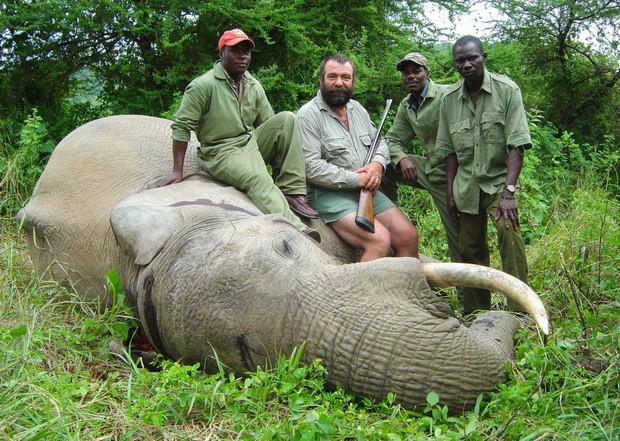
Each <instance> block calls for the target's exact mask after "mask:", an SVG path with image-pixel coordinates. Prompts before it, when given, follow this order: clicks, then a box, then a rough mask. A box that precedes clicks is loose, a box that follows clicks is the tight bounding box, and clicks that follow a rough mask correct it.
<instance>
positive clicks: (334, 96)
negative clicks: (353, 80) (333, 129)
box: [319, 84, 353, 107]
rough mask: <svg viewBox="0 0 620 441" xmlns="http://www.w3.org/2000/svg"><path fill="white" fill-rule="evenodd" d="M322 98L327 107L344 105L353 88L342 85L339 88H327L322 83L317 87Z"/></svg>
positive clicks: (348, 99) (349, 98)
mask: <svg viewBox="0 0 620 441" xmlns="http://www.w3.org/2000/svg"><path fill="white" fill-rule="evenodd" d="M319 90H320V91H321V96H322V97H323V100H324V101H325V102H326V103H327V105H328V106H329V107H344V106H345V105H346V104H347V103H348V102H349V101H350V100H351V97H352V96H353V88H350V89H347V88H346V87H342V88H340V89H328V88H327V87H326V86H324V85H322V84H321V86H320V87H319Z"/></svg>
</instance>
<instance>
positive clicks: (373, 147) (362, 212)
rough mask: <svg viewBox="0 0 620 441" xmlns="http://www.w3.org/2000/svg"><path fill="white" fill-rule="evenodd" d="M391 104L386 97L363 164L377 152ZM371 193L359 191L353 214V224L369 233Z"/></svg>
mask: <svg viewBox="0 0 620 441" xmlns="http://www.w3.org/2000/svg"><path fill="white" fill-rule="evenodd" d="M391 105H392V100H391V99H388V100H387V101H386V103H385V109H383V116H382V117H381V122H380V123H379V126H378V127H377V131H376V132H375V136H374V138H373V140H372V142H371V143H370V148H369V149H368V155H367V156H366V159H365V160H364V165H366V164H369V163H370V161H372V157H373V156H374V155H375V153H376V152H377V148H378V147H379V143H380V142H381V128H382V127H383V123H384V122H385V118H387V114H388V111H389V110H390V106H391ZM373 195H374V193H373V192H372V191H369V190H366V189H364V188H362V189H361V191H360V199H359V202H358V204H357V214H356V216H355V224H356V225H357V226H358V227H360V228H361V229H363V230H366V231H368V232H369V233H374V232H375V211H374V210H373V207H372V203H373Z"/></svg>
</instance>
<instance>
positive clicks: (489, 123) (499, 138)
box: [480, 112, 506, 147]
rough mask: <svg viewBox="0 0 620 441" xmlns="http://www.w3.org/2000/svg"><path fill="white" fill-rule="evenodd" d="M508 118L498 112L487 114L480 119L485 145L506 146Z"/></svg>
mask: <svg viewBox="0 0 620 441" xmlns="http://www.w3.org/2000/svg"><path fill="white" fill-rule="evenodd" d="M505 128H506V117H505V115H503V114H501V113H498V112H486V113H483V114H482V118H481V119H480V129H481V131H482V139H484V142H485V144H487V145H492V146H501V147H505V146H506V136H505Z"/></svg>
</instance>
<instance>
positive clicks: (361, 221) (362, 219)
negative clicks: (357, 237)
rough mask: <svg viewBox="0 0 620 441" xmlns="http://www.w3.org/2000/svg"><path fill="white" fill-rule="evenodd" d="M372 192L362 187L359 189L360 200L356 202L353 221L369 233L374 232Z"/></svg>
mask: <svg viewBox="0 0 620 441" xmlns="http://www.w3.org/2000/svg"><path fill="white" fill-rule="evenodd" d="M372 202H373V192H372V191H369V190H365V189H362V190H361V191H360V200H359V203H358V204H357V214H356V216H355V223H356V224H357V226H358V227H360V228H361V229H363V230H366V231H368V232H369V233H374V232H375V212H374V210H373V209H372Z"/></svg>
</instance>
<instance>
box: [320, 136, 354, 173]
mask: <svg viewBox="0 0 620 441" xmlns="http://www.w3.org/2000/svg"><path fill="white" fill-rule="evenodd" d="M323 148H324V159H325V161H327V162H329V163H330V164H334V165H337V166H340V167H344V168H349V167H348V166H349V165H350V160H351V152H350V151H349V146H348V144H347V141H346V140H345V139H344V138H340V137H332V138H326V139H325V140H323Z"/></svg>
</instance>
